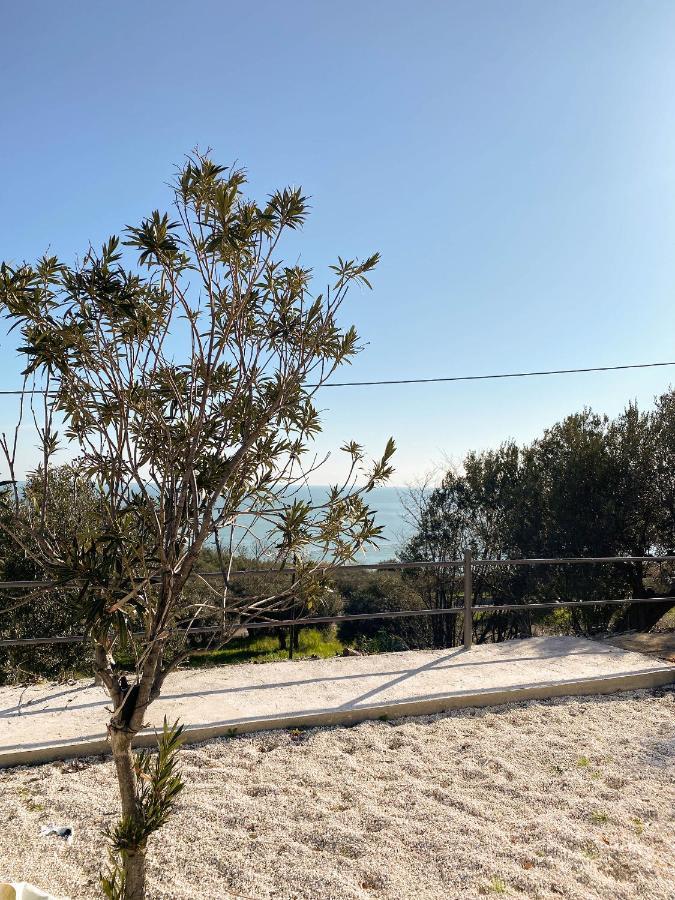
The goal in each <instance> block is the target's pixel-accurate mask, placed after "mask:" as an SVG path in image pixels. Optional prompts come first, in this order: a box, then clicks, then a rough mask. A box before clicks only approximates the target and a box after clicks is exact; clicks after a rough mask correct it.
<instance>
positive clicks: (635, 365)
mask: <svg viewBox="0 0 675 900" xmlns="http://www.w3.org/2000/svg"><path fill="white" fill-rule="evenodd" d="M663 366H675V361H673V362H651V363H630V364H628V365H623V366H587V367H586V368H583V369H545V370H542V371H540V372H499V373H497V374H494V375H448V376H447V377H442V378H391V379H382V380H380V381H326V382H325V383H324V384H308V385H307V387H310V388H328V387H375V386H377V385H384V384H438V383H440V382H449V381H489V380H491V379H492V380H494V379H498V378H535V377H537V376H540V375H577V374H583V373H584V372H619V371H622V370H624V369H656V368H662V367H663ZM24 393H25V394H45V393H50V394H54V393H56V392H55V391H45V390H41V389H39V388H33V389H29V390H26V391H21V390H12V391H2V390H0V396H2V395H5V396H6V395H10V394H12V395H16V396H19V395H21V394H24Z"/></svg>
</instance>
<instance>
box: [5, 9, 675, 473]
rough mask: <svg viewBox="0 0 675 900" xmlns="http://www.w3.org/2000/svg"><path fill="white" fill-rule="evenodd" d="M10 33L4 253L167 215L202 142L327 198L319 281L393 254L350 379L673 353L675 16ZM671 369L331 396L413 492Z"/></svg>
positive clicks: (61, 24)
mask: <svg viewBox="0 0 675 900" xmlns="http://www.w3.org/2000/svg"><path fill="white" fill-rule="evenodd" d="M2 31H3V37H2V49H1V51H0V109H1V111H2V118H1V121H2V125H1V129H2V131H1V140H0V165H1V172H2V175H1V181H0V210H1V215H0V258H3V259H8V260H15V261H17V260H21V259H29V260H31V259H33V258H35V257H36V256H37V255H39V254H40V253H42V252H43V251H44V250H45V249H46V248H47V247H51V249H52V251H53V252H56V253H58V254H59V255H60V256H61V257H62V258H63V259H64V260H66V261H69V262H71V261H73V259H74V257H75V256H76V254H78V253H81V252H82V250H83V249H84V248H86V246H87V244H88V242H89V241H91V242H92V243H94V244H99V243H100V242H101V241H102V240H103V239H105V238H106V237H107V236H108V235H109V234H111V233H113V232H115V231H117V230H119V229H120V228H122V227H123V226H124V225H125V224H126V223H130V222H131V223H133V222H135V221H137V220H138V219H139V218H140V217H141V216H143V215H144V214H147V213H148V212H150V211H151V210H152V209H153V208H155V207H160V208H162V207H164V206H166V204H167V203H168V199H169V195H168V191H167V188H166V182H167V180H168V179H169V178H170V176H171V174H172V172H173V169H174V166H175V164H176V163H178V162H180V160H181V158H182V156H183V154H184V153H186V152H187V151H189V150H190V149H191V148H192V147H193V146H195V145H197V144H198V145H200V146H201V147H202V148H204V147H206V146H211V147H213V148H214V151H215V154H216V156H217V157H218V159H219V160H222V161H223V162H230V161H232V160H234V159H236V160H238V161H239V162H240V163H241V164H243V165H245V166H246V167H247V168H248V169H249V172H250V176H251V185H252V190H253V191H254V192H256V193H257V194H259V195H260V196H264V195H265V194H266V193H267V192H268V191H270V190H272V189H273V188H275V187H278V186H282V185H284V184H288V183H293V184H298V183H299V184H302V185H303V187H304V188H305V190H306V192H307V193H309V194H310V195H311V196H312V204H313V208H314V211H313V214H312V216H311V218H310V220H309V222H308V224H307V226H306V228H305V231H304V234H303V236H302V241H301V244H300V245H299V246H300V247H301V249H302V260H303V261H304V262H305V263H307V264H309V265H312V266H315V267H316V269H317V271H318V272H323V271H325V266H326V265H327V264H328V263H330V262H332V261H333V259H334V257H335V256H337V254H340V255H342V256H355V255H365V254H367V253H370V252H371V251H372V250H374V249H378V250H380V251H381V253H382V257H383V259H382V264H381V267H380V269H379V271H378V273H377V274H376V276H375V279H374V287H375V290H374V292H373V293H372V294H369V293H357V294H354V295H353V296H352V300H351V301H350V304H349V309H348V314H349V317H350V318H351V320H352V321H353V322H354V323H355V324H356V325H357V327H358V329H359V331H360V332H361V334H362V336H363V338H364V340H366V341H368V347H367V349H366V350H365V352H364V353H363V354H362V356H361V357H360V358H359V359H358V361H357V362H356V363H355V364H354V365H353V367H352V368H351V370H349V371H346V372H345V375H346V376H348V377H349V378H350V379H369V378H396V377H432V376H441V375H455V374H473V373H476V374H478V373H485V372H500V371H514V370H516V371H517V370H529V369H541V368H568V367H573V366H587V365H612V364H620V363H632V362H643V361H644V362H646V361H652V360H654V361H656V360H673V359H675V340H674V338H675V330H674V327H673V326H674V325H675V304H674V300H675V103H674V100H673V98H674V97H675V53H674V52H673V47H675V4H673V3H672V2H658V0H651V2H648V3H645V2H638V0H633V2H622V0H567V2H565V3H558V2H552V0H549V2H544V0H532V2H525V0H510V2H508V3H507V2H488V0H483V2H481V0H467V2H455V0H435V2H430V0H426V2H425V0H418V2H416V3H414V4H413V3H410V2H405V3H404V2H398V0H377V2H376V0H359V2H351V0H341V2H340V3H330V4H329V3H324V2H304V3H301V2H293V0H284V2H283V3H280V2H278V0H277V2H269V0H256V2H255V3H247V4H244V3H231V2H223V0H220V2H214V0H204V2H200V3H198V4H197V3H188V2H180V3H179V2H175V0H162V2H148V0H144V2H128V0H117V2H116V3H114V4H111V3H106V4H104V3H102V2H96V0H94V2H92V0H88V2H86V3H85V2H75V0H67V2H64V3H52V2H46V0H45V2H24V3H19V2H16V0H5V2H4V3H3V4H2ZM13 347H14V341H13V340H7V339H3V340H2V346H1V347H0V376H1V379H2V383H3V386H5V387H13V386H16V385H17V384H18V377H17V373H18V371H19V366H18V363H17V360H16V357H15V355H14V354H13ZM671 380H672V381H673V382H674V383H675V369H670V370H669V369H661V370H653V371H647V372H624V373H616V374H592V375H575V376H564V377H552V378H547V379H536V380H535V379H532V380H529V381H526V380H521V381H513V382H509V381H506V382H498V383H495V382H482V383H478V384H457V385H452V384H451V385H434V386H407V387H386V388H384V387H378V388H351V389H347V388H345V389H334V390H331V391H325V392H324V396H323V400H324V401H325V402H324V406H325V417H324V418H325V426H326V427H325V432H324V436H323V437H322V438H321V441H320V449H326V450H328V449H331V448H336V447H337V446H339V444H340V443H342V441H343V440H344V439H346V438H355V439H358V440H360V441H361V442H362V443H365V444H366V446H367V447H368V448H369V449H371V450H372V452H373V453H375V452H378V451H379V450H381V448H382V447H383V445H384V441H385V440H386V438H387V437H388V436H389V435H390V434H393V435H394V437H395V438H396V440H397V443H398V445H399V448H400V449H399V453H398V459H397V465H398V472H397V476H396V478H395V479H394V481H395V482H396V483H398V484H405V483H406V482H409V481H411V480H413V479H414V478H415V477H416V476H418V475H420V474H422V473H423V472H424V471H426V470H427V469H429V468H430V466H432V465H433V464H435V463H439V462H442V461H443V459H444V458H445V457H449V458H452V459H455V460H456V459H459V458H461V456H462V455H463V454H464V453H465V452H466V450H468V449H470V448H476V449H479V448H484V447H488V446H493V445H496V444H498V443H499V442H501V441H502V440H504V439H506V438H515V439H517V440H520V441H526V440H529V439H531V438H532V437H534V436H535V435H536V434H537V433H539V432H540V430H541V429H542V428H544V427H545V426H546V425H548V424H551V423H553V422H554V421H556V420H557V419H558V418H560V417H561V416H563V415H565V414H567V413H570V412H573V411H576V410H578V409H580V408H582V407H583V406H584V405H591V406H593V407H594V408H596V409H598V410H599V411H605V412H608V413H610V414H613V413H616V412H618V411H619V410H620V409H621V408H622V406H623V405H624V404H625V402H626V401H628V400H629V399H631V398H637V399H638V400H639V401H640V402H641V403H644V404H648V403H649V402H650V400H651V398H652V397H653V395H654V394H655V393H658V392H660V391H662V390H664V389H666V388H667V387H668V385H669V383H670V381H671ZM13 412H14V410H13V402H12V401H10V400H7V399H4V400H3V399H2V398H0V426H1V427H3V428H5V427H7V425H8V424H9V422H10V421H11V419H12V418H13ZM26 441H28V438H26ZM24 461H25V462H26V464H29V463H30V452H29V445H28V444H27V450H26V455H25V456H24ZM337 474H338V469H337V467H336V466H335V465H333V463H330V464H329V466H328V467H327V469H326V470H325V473H324V474H323V475H321V476H318V477H317V481H322V482H325V481H327V480H332V479H333V478H335V477H337Z"/></svg>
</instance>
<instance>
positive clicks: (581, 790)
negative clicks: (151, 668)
mask: <svg viewBox="0 0 675 900" xmlns="http://www.w3.org/2000/svg"><path fill="white" fill-rule="evenodd" d="M674 762H675V692H673V691H672V690H670V691H669V690H666V689H663V690H657V691H651V692H648V691H641V692H634V693H628V694H620V695H614V696H598V697H587V698H574V699H558V700H548V701H532V702H529V703H521V704H514V705H511V706H502V707H497V708H488V709H465V710H458V711H456V712H454V713H450V714H446V715H438V716H431V717H427V718H420V719H404V720H399V721H392V722H374V723H364V724H361V725H358V726H355V727H353V728H333V729H314V730H311V731H306V732H303V733H297V732H296V733H293V732H265V733H259V734H255V735H247V736H242V737H237V738H231V739H220V740H215V741H211V742H209V743H206V744H202V745H193V746H191V747H188V748H186V749H185V750H184V751H183V768H184V772H185V776H186V780H187V788H186V790H185V793H184V795H183V799H182V801H181V804H180V812H179V814H177V815H175V816H174V818H173V819H172V821H171V823H170V824H169V825H168V826H167V827H166V829H165V830H164V831H162V832H161V836H158V837H157V838H156V839H155V840H154V842H153V844H152V846H151V850H150V859H149V879H150V890H149V898H150V900H158V898H172V900H173V898H176V900H192V898H200V900H203V898H208V900H215V898H224V900H227V898H229V897H247V898H256V900H257V898H272V897H274V898H333V897H334V898H340V900H346V898H373V897H375V898H391V900H394V898H396V900H399V898H415V900H427V898H434V900H436V898H444V900H446V898H458V900H459V898H462V900H464V898H472V897H483V896H487V897H489V896H492V895H497V894H503V895H506V896H509V895H511V896H515V895H520V896H524V897H533V898H556V900H557V898H561V897H562V898H570V900H571V898H574V900H592V898H603V900H610V898H611V900H628V898H641V900H642V898H649V900H673V898H675V865H674V854H673V850H674V849H675V846H674V837H673V835H674V833H675V829H674V828H673V826H674V824H675V765H674ZM0 781H1V784H2V790H1V793H0V815H2V818H3V821H4V822H5V823H7V825H6V827H4V828H2V829H0V878H3V877H4V878H7V879H8V880H24V879H25V880H28V881H32V882H34V883H35V884H37V885H39V886H42V887H43V888H48V889H50V890H51V891H53V892H54V893H61V894H68V895H70V896H71V897H72V898H73V900H81V898H83V900H84V898H93V897H98V896H100V895H99V893H98V889H97V873H98V870H99V868H100V866H101V864H102V861H103V860H104V855H105V851H104V841H103V839H102V837H101V835H100V828H101V826H102V825H104V824H106V823H108V822H111V821H112V820H113V819H114V818H115V816H116V808H117V801H116V792H115V783H114V775H113V770H112V763H111V762H110V760H102V759H100V758H98V757H96V758H89V759H85V760H78V761H75V762H69V763H54V764H50V765H44V766H39V767H34V768H28V767H22V768H17V769H11V770H4V771H2V772H0ZM50 822H57V823H72V824H73V825H74V828H75V842H74V843H73V845H72V846H71V847H68V846H66V845H65V844H63V842H61V841H59V840H58V839H52V840H51V841H48V840H45V839H42V838H40V826H41V825H44V824H47V823H50ZM7 826H8V827H7Z"/></svg>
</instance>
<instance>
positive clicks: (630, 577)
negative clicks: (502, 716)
mask: <svg viewBox="0 0 675 900" xmlns="http://www.w3.org/2000/svg"><path fill="white" fill-rule="evenodd" d="M674 473H675V394H674V393H673V392H670V393H667V394H664V395H663V396H662V397H660V398H659V399H658V400H657V401H656V403H655V405H654V407H653V408H652V409H651V410H649V411H647V412H641V411H640V410H639V409H638V408H637V407H636V406H635V405H632V404H631V405H629V406H628V407H627V408H626V410H625V411H624V412H623V413H622V414H621V415H620V416H618V417H617V418H615V419H608V418H606V417H603V416H599V415H597V414H595V413H593V412H591V411H590V410H585V411H584V412H582V413H579V414H577V415H573V416H569V417H568V418H567V419H565V420H564V421H562V422H560V423H558V424H556V425H554V426H553V427H552V428H550V429H548V430H547V431H545V432H544V434H543V435H542V436H541V437H540V438H538V439H537V440H535V441H533V442H532V443H531V444H528V445H527V446H524V447H518V446H516V445H515V444H514V443H505V444H503V445H502V446H501V447H499V448H498V449H497V450H490V451H486V452H484V453H470V454H469V455H468V456H467V458H466V459H465V460H464V464H463V466H462V469H461V471H455V470H451V471H448V472H447V473H446V474H445V476H444V478H443V480H442V482H441V484H440V485H439V486H438V487H437V488H435V489H434V490H432V491H421V492H419V493H418V494H417V495H411V498H410V499H411V502H410V503H408V506H409V509H410V513H411V515H412V516H413V517H414V520H415V524H416V532H415V534H414V536H413V537H412V538H411V539H410V541H409V542H408V544H407V545H406V547H405V548H404V549H403V552H402V553H401V558H402V559H403V560H429V561H435V560H441V559H457V558H459V557H461V555H462V552H463V550H464V548H465V547H470V548H471V549H472V551H473V553H474V555H475V557H476V558H486V557H492V558H495V557H496V558H513V557H556V556H568V557H569V556H619V555H633V556H642V555H646V554H650V553H663V554H667V553H672V552H673V550H674V549H675V475H674ZM53 478H54V481H53V487H52V497H53V502H54V503H55V515H58V517H59V519H60V521H61V523H62V527H63V528H65V529H67V528H76V527H78V523H79V525H80V526H81V523H82V521H83V519H84V518H86V515H87V511H88V509H89V507H90V505H91V503H92V502H93V499H92V496H91V494H90V493H89V492H88V491H87V490H86V489H85V486H84V485H83V484H82V483H81V482H79V481H78V479H77V475H76V473H75V471H74V470H73V469H72V468H68V467H66V468H64V469H62V470H60V472H59V473H58V475H56V474H55V475H54V476H53ZM35 491H36V486H35V485H32V486H31V484H30V483H29V485H28V486H27V490H26V499H25V502H26V503H30V502H33V503H34V502H35ZM0 548H1V549H0V552H1V553H2V566H3V577H4V578H17V579H18V578H34V577H38V576H39V575H40V573H39V572H38V571H37V570H36V567H35V564H34V563H32V562H29V561H27V560H26V558H25V554H21V553H17V552H16V549H15V548H13V547H12V545H11V542H10V541H9V540H8V539H7V538H1V537H0ZM274 565H275V564H274V563H271V562H269V561H267V562H266V561H264V560H263V561H261V560H253V559H249V558H246V557H245V556H239V557H236V558H235V559H234V560H233V568H234V569H246V568H253V567H255V568H256V569H258V570H259V574H253V575H247V576H245V577H239V578H236V579H233V581H232V586H231V589H230V590H231V596H232V598H233V600H234V601H236V604H237V605H239V604H241V603H242V602H243V601H244V598H245V597H246V596H256V595H257V596H259V595H261V594H263V593H265V592H267V593H274V592H275V591H279V590H281V589H282V588H283V586H284V584H285V583H286V582H288V581H289V580H290V576H289V575H288V574H284V573H275V572H272V571H268V570H270V569H272V568H274ZM219 568H220V563H219V560H218V557H217V553H216V551H215V550H214V549H213V548H212V547H210V548H205V549H204V550H203V551H202V554H201V556H200V560H199V564H198V566H197V569H198V570H200V571H202V572H208V571H214V570H217V569H219ZM260 570H262V571H260ZM671 572H672V567H670V566H667V565H644V564H642V563H625V564H612V565H607V564H598V565H593V566H559V567H531V568H530V567H507V568H500V569H485V570H483V569H480V568H478V569H477V570H476V574H475V577H474V602H475V603H476V604H477V605H480V604H481V603H484V602H487V601H488V600H490V599H492V598H494V599H498V600H499V601H500V602H503V603H507V604H508V603H521V602H528V601H530V602H534V601H549V602H551V601H555V600H557V599H563V598H564V599H578V600H599V599H621V598H632V597H645V596H650V595H654V594H656V595H657V596H664V595H665V596H668V595H670V594H671V593H672V589H671ZM460 576H461V572H460V571H459V570H457V571H454V572H453V571H452V570H451V569H444V570H443V571H442V573H439V572H438V571H432V572H426V573H423V574H420V573H419V572H416V571H415V570H409V571H406V572H404V573H398V572H367V571H358V572H354V573H352V574H349V575H347V574H344V573H340V574H338V575H335V576H333V577H332V578H331V579H327V580H326V581H325V582H324V583H323V584H322V586H321V590H320V591H319V592H318V593H317V594H315V595H314V596H313V598H312V603H311V604H306V605H305V606H304V608H302V607H301V608H299V609H297V610H296V612H295V615H296V616H297V617H300V616H308V615H309V616H311V615H322V616H325V615H339V614H341V613H346V614H351V615H358V614H361V613H364V614H369V613H376V612H384V611H389V610H396V609H409V610H415V609H425V608H438V607H444V606H448V605H450V604H451V603H457V602H461V601H460V596H461V583H460ZM206 591H207V588H206V586H205V585H204V584H203V583H200V582H199V580H193V581H191V582H190V583H189V585H188V587H187V589H186V605H190V604H193V605H194V604H195V603H197V602H198V601H199V598H200V597H202V596H204V593H205V592H206ZM60 599H61V598H60V594H59V593H58V592H55V593H54V594H53V595H52V597H51V598H50V602H49V603H48V604H44V603H43V604H41V605H39V606H34V605H31V604H29V605H22V606H20V607H19V608H18V609H17V610H16V611H14V612H13V613H12V614H11V615H9V616H5V617H4V619H3V622H2V625H1V628H0V636H2V637H10V636H11V637H14V638H16V637H29V636H41V635H45V636H46V635H49V634H56V633H58V634H68V633H77V632H78V630H80V629H81V625H82V623H81V622H77V621H73V619H72V615H71V614H70V612H69V610H70V609H71V607H70V606H69V605H68V604H63V603H61V602H60ZM672 605H673V601H669V600H668V601H664V603H655V604H651V605H648V606H638V605H631V604H630V603H626V604H625V606H624V605H622V606H593V607H589V608H588V609H587V610H578V609H575V610H573V611H572V612H569V611H568V610H566V609H564V608H561V609H559V610H555V611H554V612H553V613H550V612H539V613H535V612H531V613H515V612H514V613H492V614H487V613H485V614H482V615H481V614H477V615H476V617H475V639H476V641H478V642H481V641H489V640H504V639H506V638H508V637H515V636H524V635H528V634H531V633H532V630H533V629H535V630H537V629H539V630H542V629H544V630H555V631H572V632H576V633H588V632H592V631H598V630H606V629H610V628H615V629H619V630H623V629H626V628H639V629H649V628H651V627H652V626H653V625H654V624H655V623H656V622H657V621H658V620H659V619H660V618H661V616H663V615H664V613H665V612H667V611H668V609H670V607H671V606H672ZM287 615H288V614H287V613H285V612H284V613H282V614H280V617H286V616H287ZM218 621H219V619H218V617H217V616H214V615H213V614H211V615H210V616H204V617H202V618H201V619H200V620H198V621H197V622H195V625H196V626H200V625H202V626H213V625H215V624H217V623H218ZM461 624H462V623H461V618H460V617H458V616H432V617H409V618H401V619H374V620H372V619H371V620H368V621H365V622H354V621H347V622H343V623H341V624H340V625H339V627H338V628H337V629H335V628H331V627H330V626H324V627H321V628H308V627H305V628H304V629H301V628H296V629H294V635H293V638H292V639H291V638H290V637H289V630H288V629H287V628H278V629H274V630H273V631H259V632H251V634H250V636H246V635H245V634H244V635H242V636H239V637H236V638H235V639H234V640H233V641H232V643H231V644H230V645H228V647H227V648H225V649H223V650H222V651H218V652H212V651H210V650H209V649H208V644H209V641H208V639H207V637H206V636H200V635H195V637H194V638H193V639H192V641H191V646H192V650H193V655H192V656H191V658H190V660H189V662H190V664H192V665H204V664H214V663H232V662H243V661H246V660H249V659H259V660H265V659H280V658H285V657H286V656H287V655H288V653H289V652H290V651H292V649H293V648H292V647H291V640H292V641H293V644H294V649H295V652H296V654H297V655H299V656H325V655H330V654H334V653H339V652H341V651H342V649H343V646H344V645H351V646H353V647H356V648H357V649H359V650H361V651H363V652H378V651H386V650H403V649H415V648H424V647H433V646H437V647H443V646H454V645H456V644H457V643H458V642H459V641H460V640H461V634H460V628H461ZM88 654H89V650H88V648H87V646H86V645H78V644H68V645H58V646H45V647H40V648H38V649H37V650H36V649H35V648H18V649H12V650H11V651H10V650H5V651H3V652H2V655H0V677H2V678H4V679H7V678H10V677H12V678H19V679H25V678H29V677H32V676H35V675H43V676H50V677H51V676H59V675H61V676H63V675H67V674H69V673H70V672H71V671H83V670H86V668H87V662H88Z"/></svg>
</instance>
